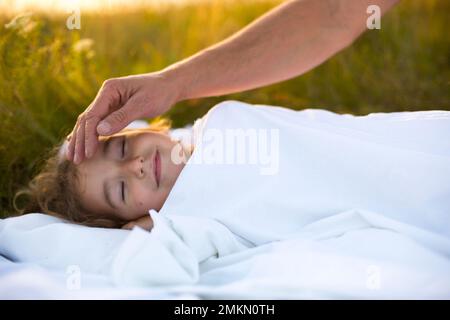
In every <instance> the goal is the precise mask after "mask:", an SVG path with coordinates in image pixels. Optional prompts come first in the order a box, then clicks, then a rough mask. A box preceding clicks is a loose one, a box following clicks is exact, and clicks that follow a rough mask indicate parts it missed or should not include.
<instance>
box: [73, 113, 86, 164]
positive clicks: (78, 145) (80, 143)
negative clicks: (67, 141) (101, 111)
mask: <svg viewBox="0 0 450 320" xmlns="http://www.w3.org/2000/svg"><path fill="white" fill-rule="evenodd" d="M84 126H85V120H84V119H82V120H81V121H80V125H79V126H78V128H77V132H76V139H77V141H76V142H75V150H74V156H73V162H74V163H75V164H79V163H80V162H81V161H83V159H84Z"/></svg>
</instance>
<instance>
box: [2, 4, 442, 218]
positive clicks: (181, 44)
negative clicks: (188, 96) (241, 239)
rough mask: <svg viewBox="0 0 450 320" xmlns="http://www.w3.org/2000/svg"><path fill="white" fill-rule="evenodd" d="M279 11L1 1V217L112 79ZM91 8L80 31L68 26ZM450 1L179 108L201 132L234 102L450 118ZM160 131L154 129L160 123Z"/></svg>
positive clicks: (394, 17)
mask: <svg viewBox="0 0 450 320" xmlns="http://www.w3.org/2000/svg"><path fill="white" fill-rule="evenodd" d="M281 2H282V1H280V0H258V1H257V0H253V1H251V0H247V1H237V0H234V1H233V0H228V1H227V0H224V1H219V0H210V1H208V0H203V1H202V0H170V1H159V0H147V1H145V0H141V1H139V0H137V1H119V0H108V1H87V0H86V1H81V0H80V1H70V0H66V1H64V0H63V1H51V0H48V1H38V0H34V1H9V0H0V124H1V125H0V170H1V171H0V172H1V174H0V206H1V210H0V217H5V216H7V215H10V214H11V213H12V212H13V209H12V199H13V195H14V193H15V192H16V190H17V189H18V188H20V187H22V186H24V185H25V184H26V183H27V182H28V181H29V179H30V178H31V177H32V176H33V175H34V174H36V173H37V172H38V170H39V168H40V166H41V165H42V162H43V160H44V156H45V154H46V152H47V151H48V150H49V149H50V148H51V147H52V146H53V145H54V144H56V143H57V142H59V141H60V140H61V139H62V138H63V137H64V136H65V135H66V134H68V133H69V132H70V131H71V129H72V128H73V125H74V124H75V121H76V118H77V116H78V114H79V113H81V112H82V111H83V110H84V109H85V108H86V107H87V106H88V105H89V103H90V102H91V101H92V99H93V98H94V96H95V95H96V93H97V91H98V89H99V88H100V86H101V84H102V82H103V81H104V80H106V79H108V78H111V77H118V76H125V75H129V74H137V73H145V72H150V71H157V70H160V69H162V68H164V67H166V66H168V65H169V64H171V63H174V62H176V61H178V60H180V59H183V58H186V57H188V56H190V55H192V54H194V53H196V52H197V51H199V50H201V49H203V48H205V47H207V46H209V45H211V44H214V43H216V42H218V41H220V40H222V39H224V38H226V37H227V36H229V35H231V34H233V33H234V32H236V31H238V30H239V29H241V28H242V27H244V26H245V25H247V24H248V23H250V22H251V21H252V20H254V19H255V18H257V17H258V16H260V15H261V14H263V13H264V12H266V11H268V10H269V9H271V8H273V7H275V6H276V5H278V4H279V3H281ZM77 7H78V8H80V13H81V29H79V30H78V29H73V30H69V29H68V28H67V27H66V20H67V19H68V17H69V16H70V15H71V14H72V13H73V12H71V10H72V9H74V8H77ZM449 13H450V1H447V0H440V1H438V0H403V1H401V2H400V4H399V5H397V6H396V7H395V8H394V9H393V10H391V11H390V12H389V13H388V14H387V15H386V16H384V17H383V18H382V20H381V30H369V31H367V32H366V33H365V34H364V35H363V36H362V37H360V38H359V39H358V40H357V41H356V42H355V43H354V44H353V45H352V46H351V47H349V48H347V49H346V50H344V51H342V52H341V53H339V54H338V55H336V56H335V57H333V58H331V59H330V60H329V61H327V62H326V63H324V64H323V65H321V66H319V67H317V68H316V69H314V70H312V71H310V72H308V73H306V74H304V75H303V76H300V77H297V78H294V79H291V80H289V81H284V82H281V83H278V84H275V85H272V86H268V87H265V88H261V89H256V90H251V91H246V92H242V93H238V94H232V95H227V96H220V97H214V98H205V99H195V100H189V101H185V102H181V103H178V104H177V105H175V106H174V107H173V108H172V109H171V110H170V111H169V112H168V113H166V114H164V115H163V117H167V118H170V119H171V120H172V124H173V127H180V126H184V125H186V124H189V123H192V122H193V121H194V120H195V119H197V118H198V117H201V116H203V115H204V114H205V113H206V112H207V111H208V109H209V108H211V107H212V106H214V105H215V104H216V103H218V102H220V101H223V100H226V99H236V100H241V101H245V102H248V103H255V104H256V103H258V104H270V105H280V106H285V107H289V108H292V109H297V110H301V109H304V108H323V109H327V110H331V111H334V112H337V113H352V114H355V115H364V114H368V113H371V112H394V111H406V110H408V111H413V110H450V68H449V65H450V36H449V31H448V30H449V28H448V20H449ZM149 121H151V119H149Z"/></svg>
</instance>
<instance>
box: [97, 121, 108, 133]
mask: <svg viewBox="0 0 450 320" xmlns="http://www.w3.org/2000/svg"><path fill="white" fill-rule="evenodd" d="M110 130H111V126H110V125H109V123H108V122H100V124H99V125H98V126H97V132H98V133H99V134H101V135H105V134H108V133H109V131H110Z"/></svg>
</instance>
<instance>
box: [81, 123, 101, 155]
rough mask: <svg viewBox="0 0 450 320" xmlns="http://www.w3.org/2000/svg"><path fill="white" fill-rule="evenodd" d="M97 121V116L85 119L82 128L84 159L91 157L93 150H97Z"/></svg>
mask: <svg viewBox="0 0 450 320" xmlns="http://www.w3.org/2000/svg"><path fill="white" fill-rule="evenodd" d="M99 121H100V118H99V117H97V116H92V117H89V118H86V125H85V127H84V130H85V131H84V138H85V140H84V148H85V150H84V151H85V156H86V158H90V157H92V155H93V154H94V153H95V150H96V149H97V144H98V134H97V130H96V127H97V124H98V123H99Z"/></svg>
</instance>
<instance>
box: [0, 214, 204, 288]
mask: <svg viewBox="0 0 450 320" xmlns="http://www.w3.org/2000/svg"><path fill="white" fill-rule="evenodd" d="M153 219H154V223H155V227H154V229H153V231H152V232H151V233H150V232H146V231H144V230H143V229H141V228H138V227H135V228H134V229H133V230H132V231H129V230H121V229H106V228H92V227H86V226H80V225H76V224H71V223H68V222H65V221H63V220H61V219H58V218H55V217H51V216H48V215H45V214H40V213H32V214H26V215H23V216H20V217H13V218H8V219H3V220H0V254H1V255H3V256H5V257H7V258H8V259H10V260H12V261H20V262H31V263H36V264H38V265H40V266H43V267H47V268H51V269H57V270H59V271H62V272H65V270H67V268H68V267H70V266H73V265H75V266H77V267H78V268H79V270H80V271H81V272H82V273H84V272H85V273H87V274H89V273H95V274H102V275H106V276H108V277H111V278H112V280H113V281H114V282H115V283H116V284H118V285H120V284H124V285H130V284H134V285H168V284H180V283H193V282H195V281H197V278H198V262H197V259H196V257H195V255H193V253H192V252H191V250H190V249H189V248H188V247H187V246H186V245H185V244H184V243H183V242H182V241H181V239H180V238H179V237H178V236H177V235H176V234H175V233H174V232H173V231H171V229H170V228H169V226H168V224H167V223H165V222H164V221H163V220H162V219H159V218H158V217H153Z"/></svg>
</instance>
